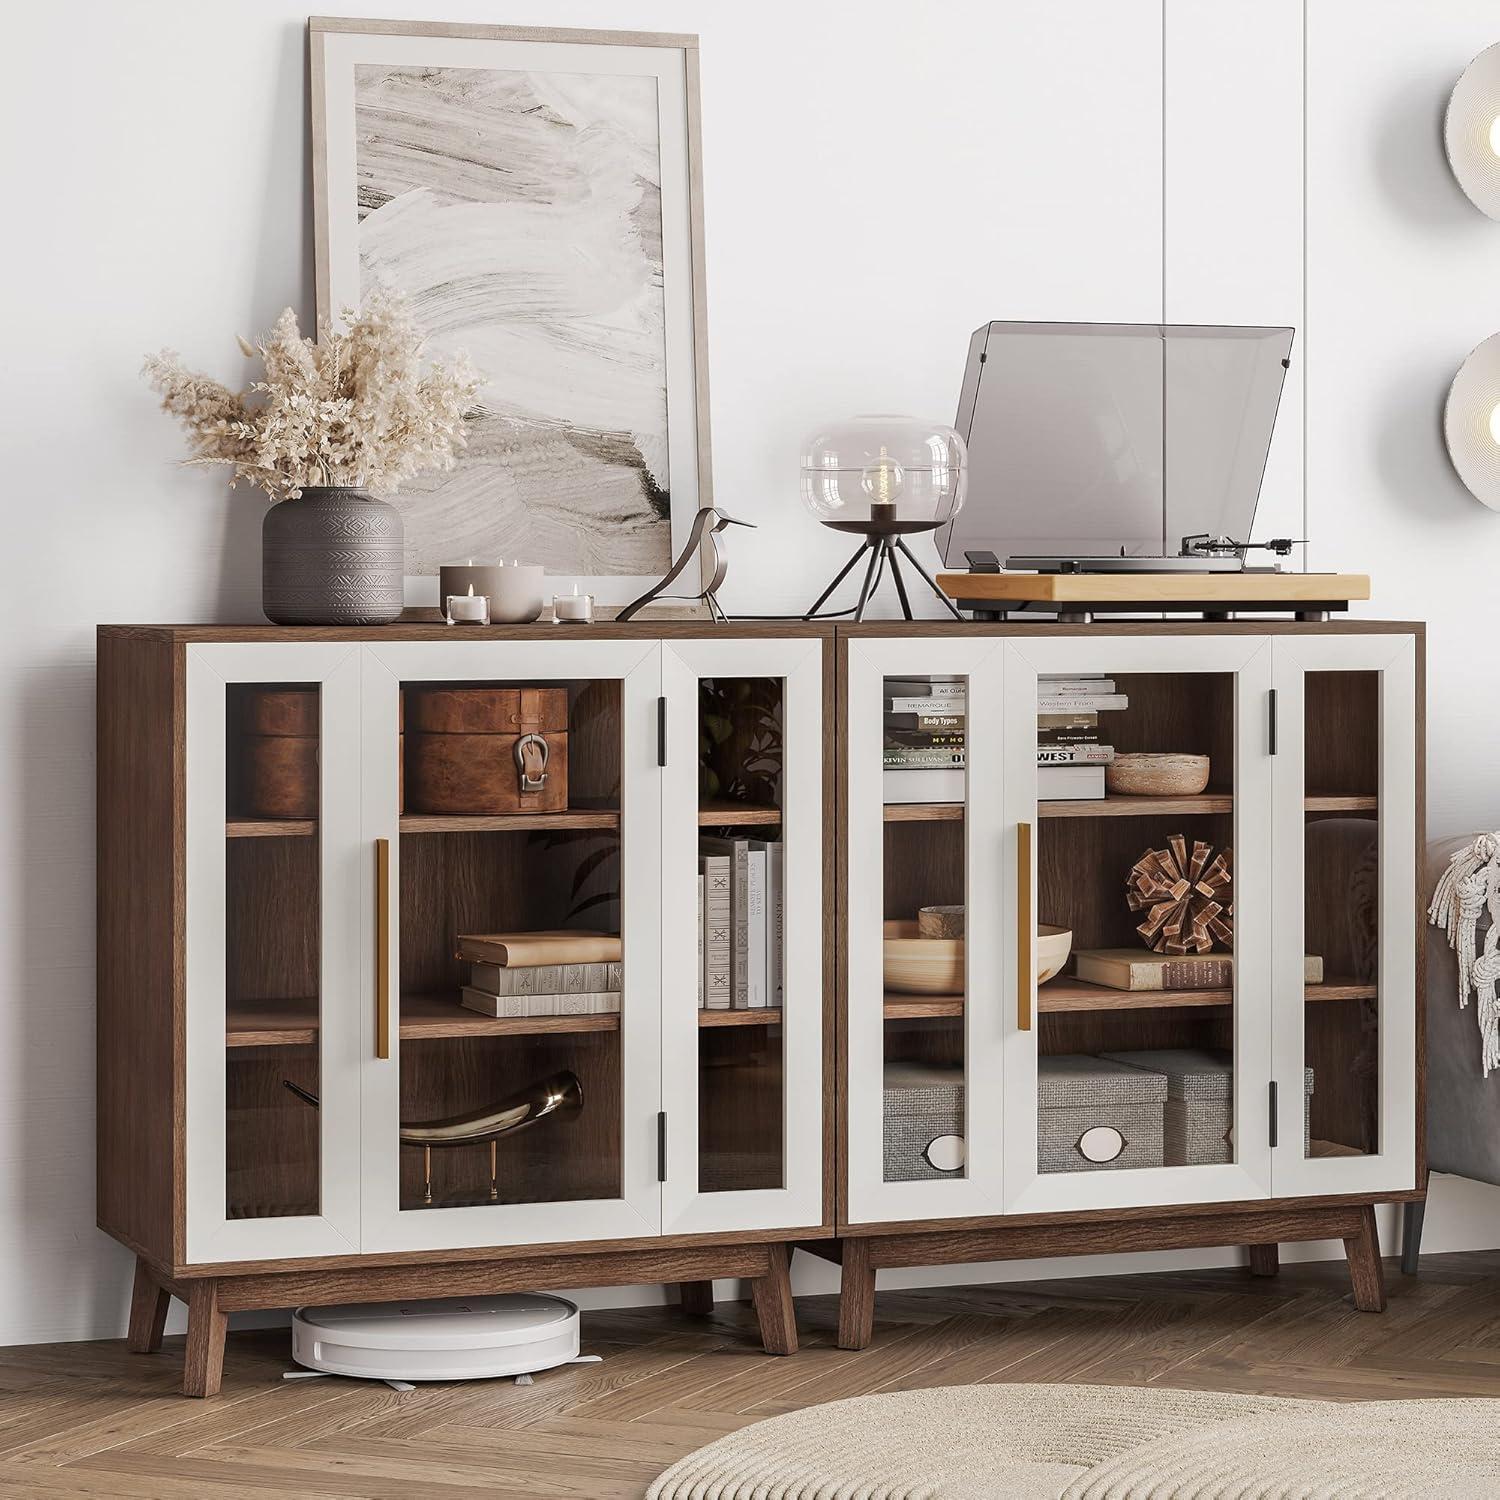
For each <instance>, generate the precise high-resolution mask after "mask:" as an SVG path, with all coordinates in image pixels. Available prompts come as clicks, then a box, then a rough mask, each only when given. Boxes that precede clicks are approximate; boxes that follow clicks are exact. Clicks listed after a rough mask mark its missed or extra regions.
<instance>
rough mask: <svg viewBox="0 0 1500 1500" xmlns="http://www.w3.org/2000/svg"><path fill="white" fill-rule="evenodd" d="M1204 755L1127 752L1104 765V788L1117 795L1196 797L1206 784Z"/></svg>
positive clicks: (1207, 769)
mask: <svg viewBox="0 0 1500 1500" xmlns="http://www.w3.org/2000/svg"><path fill="white" fill-rule="evenodd" d="M1208 771H1209V764H1208V757H1207V756H1206V755H1175V754H1174V755H1163V754H1158V753H1144V754H1140V753H1134V752H1132V753H1127V754H1125V755H1116V756H1115V758H1114V759H1113V760H1112V761H1111V762H1110V763H1109V764H1108V765H1107V766H1105V768H1104V789H1105V791H1107V792H1109V793H1111V794H1112V795H1113V796H1116V797H1196V796H1197V795H1198V793H1199V792H1201V791H1202V790H1203V789H1204V787H1206V786H1207V785H1208Z"/></svg>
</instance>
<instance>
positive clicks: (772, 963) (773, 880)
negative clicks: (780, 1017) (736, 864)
mask: <svg viewBox="0 0 1500 1500" xmlns="http://www.w3.org/2000/svg"><path fill="white" fill-rule="evenodd" d="M766 869H767V871H768V872H769V879H768V880H767V882H766V885H767V890H768V898H769V909H768V911H767V913H766V937H767V942H766V975H767V978H766V984H767V988H768V990H769V994H770V1001H771V1004H772V1005H773V1006H780V1005H781V1004H782V1002H783V1001H784V1000H785V999H786V971H785V969H784V967H783V962H784V960H783V952H784V948H785V942H786V940H785V937H784V932H785V926H786V899H785V890H786V845H785V844H781V843H775V844H767V845H766Z"/></svg>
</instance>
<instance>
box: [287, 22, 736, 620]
mask: <svg viewBox="0 0 1500 1500" xmlns="http://www.w3.org/2000/svg"><path fill="white" fill-rule="evenodd" d="M308 42H309V56H310V66H311V132H312V156H313V202H314V227H315V242H316V271H317V304H318V316H319V318H320V319H324V318H328V319H330V320H332V319H336V318H338V317H339V316H340V314H341V313H342V311H343V310H344V308H345V307H348V306H353V305H355V304H356V303H357V302H358V301H359V298H360V296H361V283H362V281H364V280H366V279H368V276H369V274H370V272H371V270H372V269H373V271H374V273H375V274H376V275H378V276H379V278H380V279H381V280H382V281H384V282H386V283H387V284H391V285H394V286H396V287H397V288H398V289H401V290H404V291H407V292H409V293H410V294H411V295H412V296H413V299H414V300H415V302H416V304H417V316H418V320H419V322H421V323H422V324H423V325H424V326H425V327H427V328H428V329H429V330H431V332H432V337H433V342H434V344H435V345H436V346H437V347H438V348H440V349H444V350H445V351H446V350H451V349H458V348H467V349H468V351H469V352H470V354H471V355H472V357H473V358H474V361H475V363H476V364H477V365H479V366H480V368H481V370H482V371H486V372H488V373H489V374H490V377H491V380H490V384H489V385H487V387H486V389H485V391H483V392H481V396H480V402H481V405H482V407H483V410H482V411H481V413H480V416H479V418H478V419H477V420H476V422H475V424H474V425H473V426H472V427H471V435H470V445H469V447H468V449H467V450H466V451H465V452H464V453H463V454H461V455H460V457H459V461H458V465H457V466H456V468H455V470H454V471H453V472H452V473H451V474H447V475H444V474H439V475H436V476H434V477H432V478H430V479H424V480H420V481H417V482H415V483H414V484H413V485H412V486H410V487H409V488H408V489H407V490H405V491H403V492H402V494H401V495H399V496H397V497H396V502H397V504H398V505H399V506H400V508H401V511H402V516H403V520H404V521H405V523H406V537H407V579H406V602H407V603H408V604H409V605H433V604H436V603H437V602H438V601H437V581H436V574H437V570H438V567H439V565H440V564H442V563H445V562H447V563H451V562H455V561H462V560H463V559H464V558H466V557H471V556H472V557H474V558H476V559H477V558H483V559H484V560H485V561H500V560H502V559H503V560H505V561H510V560H512V559H515V560H518V561H524V562H540V563H542V564H543V565H544V566H545V567H546V569H547V573H548V575H549V576H548V580H547V591H548V592H549V593H551V592H563V593H565V592H568V591H570V589H571V588H572V586H573V585H574V584H577V585H578V586H579V587H580V588H581V589H582V590H583V591H586V592H589V593H592V594H593V595H594V596H595V597H596V599H597V600H598V601H599V602H600V603H601V604H604V605H611V604H615V605H618V604H624V603H626V602H627V601H629V600H630V599H632V598H634V597H636V596H637V595H638V594H640V593H642V592H643V591H644V590H645V589H646V588H648V587H649V586H650V585H651V584H652V583H654V582H655V581H656V580H657V579H658V578H659V577H660V576H661V575H662V574H663V573H665V572H666V570H667V568H668V567H669V566H670V565H671V561H672V559H673V558H674V557H675V556H676V555H677V554H678V553H679V552H680V551H681V550H682V548H683V546H684V544H685V543H686V541H687V538H688V534H689V532H690V530H691V527H692V523H693V519H694V515H695V514H696V512H697V511H698V510H700V509H702V508H704V507H706V506H708V505H710V504H711V503H712V499H713V494H712V480H711V464H710V444H709V408H708V359H707V312H706V295H705V282H704V248H703V181H702V142H701V120H700V108H699V70H698V39H697V38H696V37H695V36H691V35H678V34H665V33H651V32H623V31H618V32H617V31H588V30H564V29H559V28H555V27H540V28H534V27H518V26H471V25H455V24H446V23H438V22H420V21H388V20H363V19H352V18H345V17H324V16H314V17H312V18H311V19H310V20H309V21H308ZM484 75H491V78H490V79H488V80H487V79H486V78H485V76H484ZM549 80H550V82H549ZM564 80H565V81H564ZM362 97H363V98H365V99H366V100H368V101H369V102H368V105H367V107H368V108H369V110H370V112H371V113H370V119H371V121H374V122H377V123H378V124H379V125H380V127H381V128H383V129H385V130H386V131H387V135H386V136H385V138H384V139H382V138H381V136H380V134H379V131H378V130H376V129H371V128H366V127H365V126H363V125H361V124H360V121H359V110H360V107H361V105H360V100H361V98H362ZM537 99H545V100H546V101H547V102H546V104H545V105H544V106H536V105H535V103H534V101H535V100H537ZM463 109H467V110H469V111H471V112H472V114H473V120H474V124H473V129H472V132H471V131H469V130H468V129H467V128H464V129H462V130H459V132H458V135H457V139H458V140H459V141H460V142H468V141H477V142H479V146H478V148H477V149H476V150H475V151H474V152H473V153H472V154H465V155H461V156H459V159H458V160H457V161H455V160H454V156H455V153H453V152H452V151H451V150H448V149H434V150H432V151H430V152H429V151H427V150H426V149H425V148H424V145H423V142H424V140H427V141H431V142H433V144H434V145H435V146H437V147H439V148H441V147H442V134H441V133H442V132H444V131H447V132H449V133H450V141H451V138H452V136H451V133H452V132H454V131H455V130H456V129H457V127H455V125H454V124H453V116H454V111H455V110H463ZM611 109H613V111H614V112H613V114H611ZM539 119H541V121H542V126H541V128H540V129H538V127H537V124H536V122H537V121H538V120H539ZM653 131H654V139H653V138H652V133H653ZM601 134H603V135H605V136H607V137H608V138H609V141H608V145H607V147H606V148H601V149H598V150H595V149H594V148H593V147H592V146H591V145H588V144H586V142H588V141H591V140H592V139H593V138H595V137H597V136H599V135H601ZM403 137H404V139H403ZM518 143H519V144H518ZM518 151H525V152H532V153H534V154H533V155H532V156H531V157H530V158H529V159H528V160H527V161H526V165H527V168H528V171H527V172H526V173H521V174H517V173H516V172H515V171H514V170H513V164H514V163H515V161H516V160H517V159H518V157H517V154H516V153H517V152H518ZM622 162H623V165H622V164H621V163H622ZM653 167H654V168H655V180H654V182H653V180H652V174H651V169H652V168H653ZM428 171H430V172H431V174H432V176H431V178H430V180H429V179H428V178H426V177H424V173H426V172H428ZM591 174H592V175H591ZM518 175H519V176H522V177H525V179H526V180H525V182H524V183H522V184H520V185H516V183H515V181H514V179H515V178H516V177H517V176H518ZM458 178H461V179H462V181H458V180H457V179H458ZM580 183H581V186H582V192H581V193H580V192H578V191H577V189H578V187H579V185H580ZM557 184H562V185H564V186H566V187H568V188H569V190H570V191H569V194H568V195H567V197H566V198H565V195H564V194H563V193H562V192H561V191H557V192H552V191H551V189H552V188H553V187H554V186H555V185H557ZM635 192H638V193H639V197H638V198H629V201H628V203H627V202H626V199H627V198H628V195H630V194H631V193H635ZM580 201H581V202H582V205H583V206H582V207H581V208H580V206H579V204H580ZM393 204H399V207H398V208H396V209H395V211H394V212H392V211H391V210H392V205H393ZM371 205H373V207H372V206H371ZM379 215H383V217H381V218H380V220H379V223H378V224H372V222H371V221H372V220H375V219H376V218H377V216H379ZM585 215H586V216H587V217H586V218H585V217H584V216H585ZM455 218H456V219H458V220H459V222H460V224H461V225H463V226H465V233H467V234H468V236H469V238H468V239H467V240H466V239H465V238H464V235H463V234H458V235H455V233H454V232H453V231H454V228H455V227H456V226H455V223H454V220H455ZM580 222H583V223H584V224H585V227H586V229H587V234H588V237H589V238H588V240H587V243H588V244H591V245H594V246H596V247H597V250H598V254H597V255H596V256H593V257H592V258H591V255H590V253H589V251H588V250H587V249H584V250H582V251H579V252H577V253H576V254H575V248H574V247H576V246H577V245H578V244H579V239H580V236H579V232H578V225H579V223H580ZM549 224H550V226H551V230H550V232H553V233H556V234H557V235H558V236H559V240H558V243H560V244H561V243H566V244H568V245H569V247H570V248H569V256H570V260H569V263H568V265H567V266H566V268H565V269H564V270H560V271H559V270H556V269H555V268H556V267H557V266H558V265H559V261H558V258H557V257H555V256H553V257H548V256H547V255H546V243H547V242H546V234H545V233H544V232H543V230H542V229H540V228H538V226H539V225H549ZM616 229H620V230H621V236H620V238H619V242H618V243H615V242H613V241H612V239H611V236H612V234H613V232H614V231H615V230H616ZM637 230H640V231H641V233H640V234H639V235H637V233H636V231H637ZM656 231H659V233H657V232H656ZM658 243H659V250H658V249H657V244H658ZM465 245H473V246H474V247H475V248H473V250H472V251H471V252H470V253H469V254H468V255H467V257H465V254H464V250H463V247H464V246H465ZM455 246H458V247H459V248H458V249H457V250H455ZM499 252H504V257H505V258H504V259H501V258H497V255H498V254H499ZM617 252H618V253H617ZM528 256H530V257H532V260H531V263H530V265H528V263H527V257H528ZM653 256H655V257H656V260H655V262H654V263H653V259H652V258H653ZM601 268H602V271H601ZM529 270H532V271H536V272H537V273H538V274H537V275H534V276H533V277H532V278H531V279H530V280H529V281H528V279H527V276H528V271H529ZM602 272H609V273H610V274H609V275H608V276H604V275H603V274H602ZM594 273H600V275H599V277H598V278H596V281H595V282H589V280H588V279H589V277H590V276H591V275H593V274H594ZM574 277H576V278H577V280H576V282H575V281H574V280H573V279H572V278H574ZM486 282H489V283H490V286H489V287H486V286H485V283H486ZM585 283H588V289H589V290H590V291H592V288H593V286H594V285H596V284H598V285H602V286H603V287H605V288H606V289H607V295H601V296H600V297H598V298H596V297H594V296H592V295H584V293H585ZM507 297H512V298H514V299H515V300H514V302H513V303H507V302H506V301H505V300H504V299H505V298H507ZM609 297H618V299H619V300H618V301H617V302H610V301H609V300H608V299H609ZM445 299H446V300H445ZM466 304H467V305H466ZM476 305H477V306H482V307H483V315H482V316H476V314H475V307H476ZM507 306H510V307H512V308H513V310H514V312H515V313H516V314H517V315H516V316H513V317H509V318H508V317H507V316H506V313H505V310H504V309H505V308H506V307H507ZM496 308H499V309H500V310H499V311H498V312H497V311H496V310H495V309H496ZM521 314H524V315H521ZM658 351H659V369H658V366H657V364H656V361H657V357H658ZM622 371H623V372H624V373H623V374H622ZM590 377H592V380H591V378H590ZM622 391H623V394H622ZM663 481H665V482H663ZM450 552H451V553H452V555H451V556H450V555H448V554H449V553H450ZM699 567H700V571H701V563H700V565H699ZM684 584H685V588H686V590H687V591H688V592H690V593H691V592H696V591H697V590H698V589H699V588H701V586H702V579H701V578H700V577H699V576H698V575H697V574H691V575H690V576H689V577H688V578H686V579H685V580H684Z"/></svg>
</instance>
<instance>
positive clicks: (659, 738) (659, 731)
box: [656, 698, 667, 766]
mask: <svg viewBox="0 0 1500 1500" xmlns="http://www.w3.org/2000/svg"><path fill="white" fill-rule="evenodd" d="M656 763H657V765H659V766H664V765H666V763H667V700H666V699H665V698H658V699H657V700H656Z"/></svg>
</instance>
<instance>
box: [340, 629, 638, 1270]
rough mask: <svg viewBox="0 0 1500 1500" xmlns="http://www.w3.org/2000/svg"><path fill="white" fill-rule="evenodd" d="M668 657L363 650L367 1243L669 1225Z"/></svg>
mask: <svg viewBox="0 0 1500 1500" xmlns="http://www.w3.org/2000/svg"><path fill="white" fill-rule="evenodd" d="M660 680H661V660H660V652H659V648H658V647H657V646H656V645H655V643H653V642H649V641H608V640H605V641H596V642H591V641H551V640H549V641H546V642H532V643H527V642H524V641H520V642H514V643H511V642H490V641H473V642H466V641H455V642H447V641H445V642H443V643H442V644H441V645H434V646H429V645H425V644H419V643H410V642H396V643H392V644H391V645H390V646H372V647H367V648H366V650H365V669H364V693H363V714H364V754H365V761H364V793H363V796H364V837H365V858H366V867H367V870H368V872H369V879H368V882H367V883H366V884H365V886H364V888H365V889H366V890H370V891H372V893H373V899H372V900H371V902H370V904H369V908H368V916H367V924H368V935H369V942H368V944H367V945H366V948H365V951H366V952H367V953H368V954H369V955H370V962H369V966H368V973H367V974H366V976H365V983H364V985H363V991H364V994H365V995H366V996H367V997H368V1002H367V1003H368V1010H367V1017H368V1021H367V1025H366V1028H365V1057H366V1062H365V1066H364V1075H365V1090H364V1120H363V1131H362V1133H363V1138H364V1172H365V1183H366V1188H365V1198H364V1226H365V1248H366V1249H367V1250H369V1249H402V1248H415V1247H437V1248H441V1247H445V1246H461V1245H472V1244H511V1243H528V1242H538V1241H545V1240H569V1239H610V1238H616V1237H623V1236H628V1235H638V1234H655V1233H656V1232H657V1231H658V1229H659V1225H660V1195H659V1189H658V1184H657V1171H656V1167H657V1162H656V1155H657V1151H656V1147H657V1141H656V1114H657V1110H658V1107H659V1106H658V1097H659V1076H660V1053H659V1036H658V1015H659V995H660V929H659V922H658V899H657V889H656V879H657V870H658V863H659V849H660V839H661V829H660V820H661V779H662V773H661V770H660V768H659V767H658V765H657V757H656V747H655V739H656V711H657V699H658V696H659V692H660Z"/></svg>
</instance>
